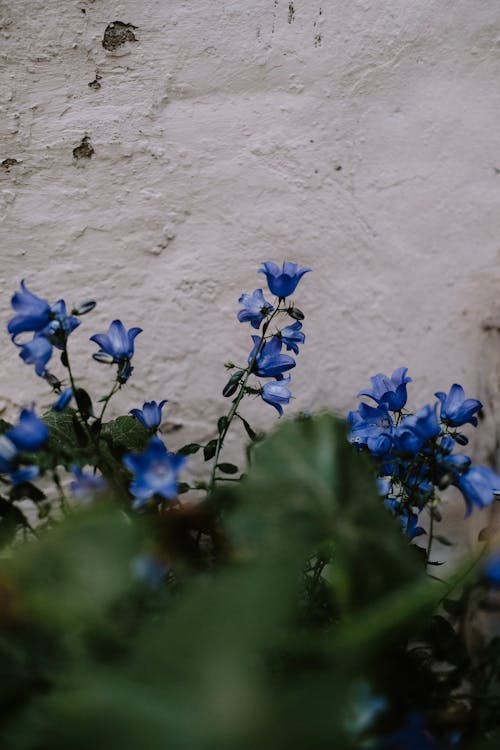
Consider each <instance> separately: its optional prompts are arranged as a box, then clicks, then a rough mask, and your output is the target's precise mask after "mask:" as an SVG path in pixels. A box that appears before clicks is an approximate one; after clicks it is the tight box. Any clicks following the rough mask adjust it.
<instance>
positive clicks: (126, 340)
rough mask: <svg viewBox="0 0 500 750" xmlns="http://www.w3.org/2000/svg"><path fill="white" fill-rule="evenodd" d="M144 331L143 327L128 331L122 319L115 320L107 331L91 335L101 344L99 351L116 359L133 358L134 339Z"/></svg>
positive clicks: (91, 338) (93, 339)
mask: <svg viewBox="0 0 500 750" xmlns="http://www.w3.org/2000/svg"><path fill="white" fill-rule="evenodd" d="M139 333H142V328H130V329H129V330H128V331H127V330H126V328H125V326H124V325H123V323H122V322H121V320H113V322H112V323H111V325H110V326H109V328H108V332H107V333H96V334H95V335H94V336H91V337H90V340H91V341H94V342H95V343H96V344H97V345H98V346H99V351H100V352H104V353H105V354H109V355H111V356H112V357H113V358H114V360H115V361H118V360H120V359H131V358H132V357H133V354H134V339H135V337H136V336H138V335H139Z"/></svg>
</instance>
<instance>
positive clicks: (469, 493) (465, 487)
mask: <svg viewBox="0 0 500 750" xmlns="http://www.w3.org/2000/svg"><path fill="white" fill-rule="evenodd" d="M454 484H456V486H457V487H458V489H459V490H460V492H461V493H462V495H463V497H464V500H465V506H466V513H465V516H466V517H467V516H470V514H471V513H472V509H473V508H474V506H476V507H477V508H484V507H486V506H487V505H491V503H492V502H493V500H494V498H495V495H500V476H498V474H496V473H495V472H494V471H493V470H492V469H489V468H488V467H487V466H471V467H470V469H468V471H466V472H465V473H464V474H461V475H460V476H459V477H458V479H456V480H455V481H454Z"/></svg>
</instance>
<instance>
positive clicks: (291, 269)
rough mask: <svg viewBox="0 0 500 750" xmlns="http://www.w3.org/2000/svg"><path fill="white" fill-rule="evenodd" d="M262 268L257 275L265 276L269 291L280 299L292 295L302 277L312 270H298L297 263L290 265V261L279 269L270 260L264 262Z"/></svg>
mask: <svg viewBox="0 0 500 750" xmlns="http://www.w3.org/2000/svg"><path fill="white" fill-rule="evenodd" d="M263 266H264V268H260V269H259V273H263V274H265V275H266V279H267V285H268V287H269V291H270V292H271V294H274V295H276V297H279V298H280V299H284V298H285V297H289V296H290V295H291V294H293V293H294V291H295V289H296V288H297V284H298V283H299V281H300V280H301V278H302V276H303V275H304V274H305V273H309V271H311V270H312V269H311V268H299V266H298V265H297V263H291V262H290V261H286V262H285V263H283V268H280V267H279V266H278V265H277V264H276V263H274V262H273V261H272V260H268V261H266V262H265V263H263Z"/></svg>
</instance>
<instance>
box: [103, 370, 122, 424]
mask: <svg viewBox="0 0 500 750" xmlns="http://www.w3.org/2000/svg"><path fill="white" fill-rule="evenodd" d="M120 385H121V383H119V382H118V381H117V380H116V381H115V382H114V383H113V387H112V389H111V390H110V392H109V393H108V395H107V396H105V397H104V403H103V405H102V409H101V413H100V414H99V416H98V418H97V421H98V422H102V418H103V417H104V412H105V411H106V409H107V406H108V404H109V402H110V401H111V399H112V398H113V396H114V395H115V393H117V392H118V391H119V390H120Z"/></svg>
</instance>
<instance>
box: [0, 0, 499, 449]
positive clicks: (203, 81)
mask: <svg viewBox="0 0 500 750" xmlns="http://www.w3.org/2000/svg"><path fill="white" fill-rule="evenodd" d="M0 39H1V47H0V55H1V88H0V106H1V120H0V134H1V139H2V140H1V156H0V162H1V166H0V182H1V185H0V222H1V223H0V227H1V234H2V245H1V247H2V266H1V270H0V300H1V317H2V319H3V320H4V321H6V320H7V319H8V317H9V315H10V311H9V299H10V296H11V293H12V291H13V290H14V288H17V286H18V282H19V280H20V279H21V278H23V277H24V278H25V279H26V282H27V284H28V286H29V287H30V288H31V289H33V291H35V292H37V293H39V294H41V295H46V296H48V297H49V298H51V299H52V300H55V299H57V298H58V297H60V296H64V297H65V298H66V300H67V301H68V302H76V301H79V300H82V299H85V298H88V297H93V298H96V299H97V300H98V301H99V307H98V308H97V310H96V311H95V312H94V313H93V314H92V316H89V317H88V318H86V319H85V321H84V325H82V326H81V328H80V329H79V330H78V331H77V332H76V333H75V334H74V337H73V339H72V347H73V351H81V352H82V353H83V351H84V350H85V348H86V347H87V346H88V351H89V352H90V351H94V350H95V347H94V346H93V345H92V344H89V343H88V336H90V335H91V334H93V333H95V332H98V331H104V330H106V329H107V326H108V323H109V321H110V320H111V319H112V318H114V317H120V318H122V319H123V321H124V322H125V324H126V325H127V326H133V325H140V326H141V327H143V328H144V333H143V334H142V335H141V336H140V337H139V338H138V339H137V362H136V371H135V373H134V377H133V379H132V381H131V383H130V386H129V387H128V388H127V389H126V390H125V391H124V392H122V393H121V394H120V395H119V397H118V398H117V402H116V404H117V405H116V408H117V409H127V410H128V409H129V408H131V407H133V406H138V405H141V404H142V402H143V400H145V399H151V398H156V399H161V398H168V399H170V404H169V409H168V415H169V418H170V421H171V423H172V424H175V425H177V426H178V427H182V429H181V430H178V431H177V432H176V433H175V434H172V436H171V438H170V441H171V445H172V447H175V446H176V445H177V444H182V443H183V442H186V441H187V440H188V439H192V438H194V437H205V436H208V435H210V433H211V430H212V425H213V422H214V419H215V418H216V417H217V416H218V415H219V414H220V413H222V409H223V407H224V405H225V404H224V403H223V401H224V400H223V399H222V396H221V395H220V390H221V387H222V385H223V383H224V378H225V371H224V370H223V368H222V363H223V362H224V361H225V360H227V359H229V358H231V359H234V360H237V359H238V358H240V359H242V358H243V357H244V356H245V353H246V351H247V350H248V346H249V341H250V339H249V334H250V330H249V329H248V328H247V327H246V326H242V325H240V324H239V323H238V322H237V321H236V319H235V315H236V311H237V309H238V305H237V298H238V296H239V295H240V293H241V292H242V291H248V292H250V291H252V290H253V289H255V288H256V287H257V286H260V285H262V282H263V277H261V276H257V275H256V273H255V272H256V269H257V267H258V266H259V264H260V262H261V261H263V260H271V259H273V260H277V261H281V260H283V259H290V260H296V261H298V262H300V263H301V264H302V265H310V266H312V267H313V268H314V274H309V275H308V276H306V277H305V279H304V281H303V282H302V283H301V286H300V287H299V290H298V293H297V302H298V303H299V304H300V307H301V308H302V309H304V310H305V311H306V312H307V315H308V317H307V320H306V323H305V330H306V332H307V343H306V347H305V349H304V351H303V353H302V354H301V355H300V358H299V363H298V367H297V368H296V370H295V371H294V373H293V390H294V393H295V396H296V400H295V402H294V403H293V406H292V407H291V408H290V410H289V411H291V412H292V411H298V410H300V409H318V408H320V407H324V406H328V407H332V408H334V409H337V410H339V411H341V412H344V411H346V410H347V409H348V408H350V407H352V406H353V404H354V403H355V394H356V392H357V391H358V390H359V389H361V388H362V387H363V386H365V385H366V384H367V381H368V377H369V375H370V374H373V373H375V372H378V371H392V369H393V368H395V367H397V366H400V365H403V364H404V365H408V366H409V367H410V372H411V374H412V375H413V377H414V379H415V380H416V387H415V389H414V392H415V400H416V402H417V401H418V399H429V398H431V397H432V394H433V392H434V391H435V390H438V389H443V390H446V389H447V388H448V387H449V386H450V384H451V383H452V382H454V381H455V380H458V381H459V382H461V383H462V384H463V385H464V386H465V388H466V389H467V391H468V392H469V393H470V395H471V396H472V395H479V396H480V397H483V398H488V399H489V400H490V401H492V403H493V404H495V398H496V396H495V394H496V393H497V390H498V356H497V352H495V351H494V349H493V348H494V347H498V340H499V337H498V335H497V334H496V333H495V331H493V332H491V331H490V332H489V333H486V332H484V331H483V330H482V327H481V326H482V321H483V319H484V318H485V317H486V316H487V315H489V314H490V313H491V310H492V305H493V303H494V302H495V300H496V299H497V297H498V277H499V265H498V258H499V248H500V239H499V237H500V234H499V224H500V221H499V210H498V208H499V201H500V128H499V127H498V123H499V122H500V89H499V85H498V82H499V80H500V9H499V6H498V1H497V0H482V2H480V3H477V2H476V3H471V2H470V1H468V0H462V1H460V0H459V1H457V0H440V1H439V2H437V0H421V2H418V3H413V2H408V0H380V1H379V2H374V1H373V0H337V1H336V2H333V0H293V2H286V1H285V0H252V1H251V2H247V1H246V0H234V1H233V2H217V0H186V1H185V2H183V1H182V0H143V2H140V3H138V2H137V1H136V0H120V2H115V1H113V0H15V1H14V0H0ZM1 341H2V346H3V353H4V356H3V377H2V384H1V397H2V399H3V401H4V403H5V405H6V406H7V407H8V408H11V407H12V406H13V405H16V406H17V405H19V404H21V403H23V402H27V401H30V400H31V398H32V396H33V392H34V391H35V396H36V399H37V401H38V402H39V403H40V404H44V403H48V402H49V400H50V399H49V398H48V397H47V396H44V395H43V394H44V393H45V390H44V387H43V386H44V384H43V383H42V382H41V381H37V379H36V378H35V376H34V374H33V373H32V370H31V368H28V367H26V366H25V365H23V364H22V363H21V362H20V361H19V360H18V359H17V357H16V356H15V354H14V353H13V351H12V347H11V344H10V343H9V341H8V337H7V335H6V334H5V332H2V333H1ZM492 347H493V348H492ZM485 351H487V353H488V357H487V359H486V360H485V359H484V353H485ZM89 362H90V363H89ZM485 362H486V363H487V367H488V370H487V372H485V369H484V366H483V363H485ZM78 364H79V365H80V366H81V367H84V368H85V378H86V380H87V383H89V384H90V383H91V382H95V379H96V378H97V381H98V383H99V387H101V388H104V371H105V368H103V367H102V366H99V365H98V364H96V363H93V362H92V361H91V360H90V361H89V360H87V359H85V358H84V357H83V354H82V355H80V356H78ZM249 408H250V410H251V411H252V412H253V413H254V414H255V415H256V416H255V418H254V419H253V421H254V422H256V423H257V424H261V425H264V424H268V425H269V424H271V422H272V421H273V419H274V416H273V415H274V411H273V410H272V409H271V408H270V407H268V406H266V405H265V404H263V403H260V402H256V403H255V404H249ZM498 411H500V410H498V405H497V417H498ZM495 429H496V428H495V426H494V420H493V419H491V420H490V422H489V427H488V430H487V431H486V433H485V438H483V440H484V443H483V446H484V451H483V452H484V453H486V452H487V451H490V452H491V451H493V452H494V450H495V440H496V436H495Z"/></svg>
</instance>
